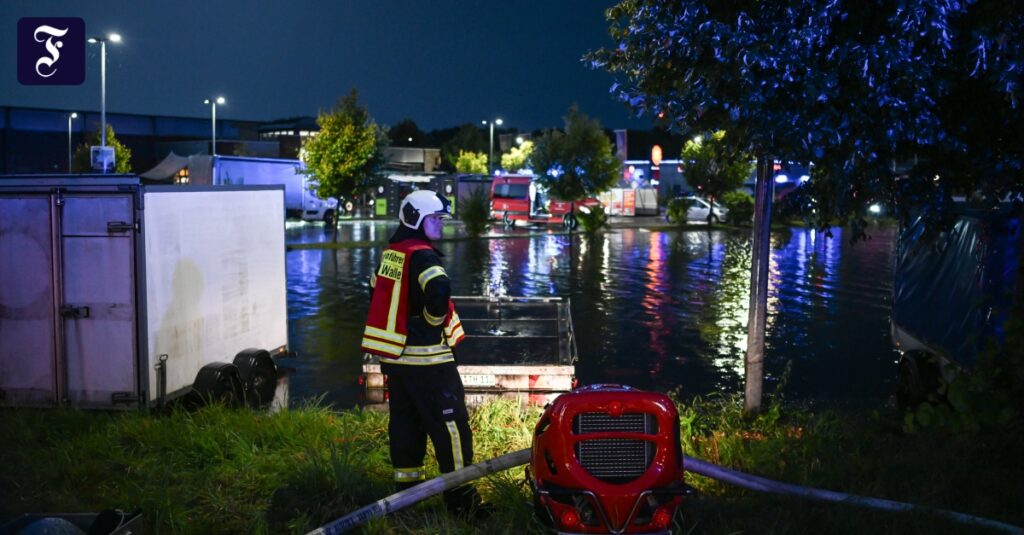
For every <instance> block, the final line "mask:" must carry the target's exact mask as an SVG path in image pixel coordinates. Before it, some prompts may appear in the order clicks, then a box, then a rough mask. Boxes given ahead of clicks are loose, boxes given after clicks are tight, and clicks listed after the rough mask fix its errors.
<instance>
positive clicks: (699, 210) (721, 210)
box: [665, 195, 729, 223]
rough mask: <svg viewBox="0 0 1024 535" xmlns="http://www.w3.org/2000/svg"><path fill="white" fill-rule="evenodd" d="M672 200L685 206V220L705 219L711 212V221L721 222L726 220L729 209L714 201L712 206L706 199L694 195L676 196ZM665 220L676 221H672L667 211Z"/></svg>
mask: <svg viewBox="0 0 1024 535" xmlns="http://www.w3.org/2000/svg"><path fill="white" fill-rule="evenodd" d="M672 202H679V203H683V204H684V205H685V206H686V207H687V209H686V220H687V221H707V220H708V214H711V222H712V223H721V222H724V221H726V219H728V217H729V210H728V209H727V208H725V207H724V206H722V205H721V204H718V203H714V206H712V203H711V202H709V201H708V200H707V199H704V198H703V197H698V196H696V195H684V196H682V197H677V198H676V199H674V200H673V201H672ZM665 220H666V221H669V222H671V223H676V221H673V220H672V219H671V218H670V213H669V212H666V213H665Z"/></svg>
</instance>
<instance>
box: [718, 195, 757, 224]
mask: <svg viewBox="0 0 1024 535" xmlns="http://www.w3.org/2000/svg"><path fill="white" fill-rule="evenodd" d="M721 203H722V206H724V207H725V208H726V209H727V210H729V222H730V223H732V224H734V225H738V224H747V223H750V221H751V219H753V217H754V198H753V197H751V196H750V194H749V193H747V192H745V191H730V192H727V193H724V194H723V195H722V199H721Z"/></svg>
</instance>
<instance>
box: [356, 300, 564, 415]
mask: <svg viewBox="0 0 1024 535" xmlns="http://www.w3.org/2000/svg"><path fill="white" fill-rule="evenodd" d="M452 299H453V300H454V301H455V307H456V310H458V312H459V318H460V319H461V320H462V327H463V329H464V330H465V331H466V339H465V340H464V341H463V342H462V343H461V344H459V346H458V347H457V348H456V350H455V358H456V361H457V362H458V364H459V374H460V375H461V376H462V384H463V385H464V386H465V388H466V391H467V392H475V393H491V394H502V393H516V392H526V393H532V394H539V393H552V392H568V391H569V390H571V389H572V387H573V383H574V381H575V371H576V367H575V363H576V360H577V354H576V339H575V334H574V332H573V328H572V317H571V314H570V312H569V300H568V299H563V298H561V297H452ZM363 377H364V381H365V383H364V384H365V385H366V388H367V398H368V399H369V400H377V399H382V398H383V395H382V392H383V390H385V389H386V387H387V383H386V377H385V376H384V374H382V373H381V371H380V359H379V357H377V356H375V355H369V354H368V355H366V356H365V357H364V363H363Z"/></svg>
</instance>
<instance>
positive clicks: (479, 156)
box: [455, 150, 487, 175]
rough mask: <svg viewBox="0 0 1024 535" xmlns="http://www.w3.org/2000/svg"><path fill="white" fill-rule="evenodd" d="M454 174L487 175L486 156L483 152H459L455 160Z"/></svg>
mask: <svg viewBox="0 0 1024 535" xmlns="http://www.w3.org/2000/svg"><path fill="white" fill-rule="evenodd" d="M455 172H456V173H464V174H471V175H486V174H487V154H485V153H483V152H466V151H461V150H460V151H459V157H458V158H456V159H455Z"/></svg>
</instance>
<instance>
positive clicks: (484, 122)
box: [480, 119, 502, 173]
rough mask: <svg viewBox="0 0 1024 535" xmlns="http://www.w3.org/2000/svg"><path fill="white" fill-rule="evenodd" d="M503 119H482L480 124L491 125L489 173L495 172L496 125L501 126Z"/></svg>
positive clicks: (488, 155)
mask: <svg viewBox="0 0 1024 535" xmlns="http://www.w3.org/2000/svg"><path fill="white" fill-rule="evenodd" d="M501 123H502V121H501V119H495V120H493V121H480V124H488V125H490V126H491V148H490V150H489V151H488V153H487V171H488V173H493V172H494V165H493V164H492V163H491V162H493V161H494V125H498V126H501Z"/></svg>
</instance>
